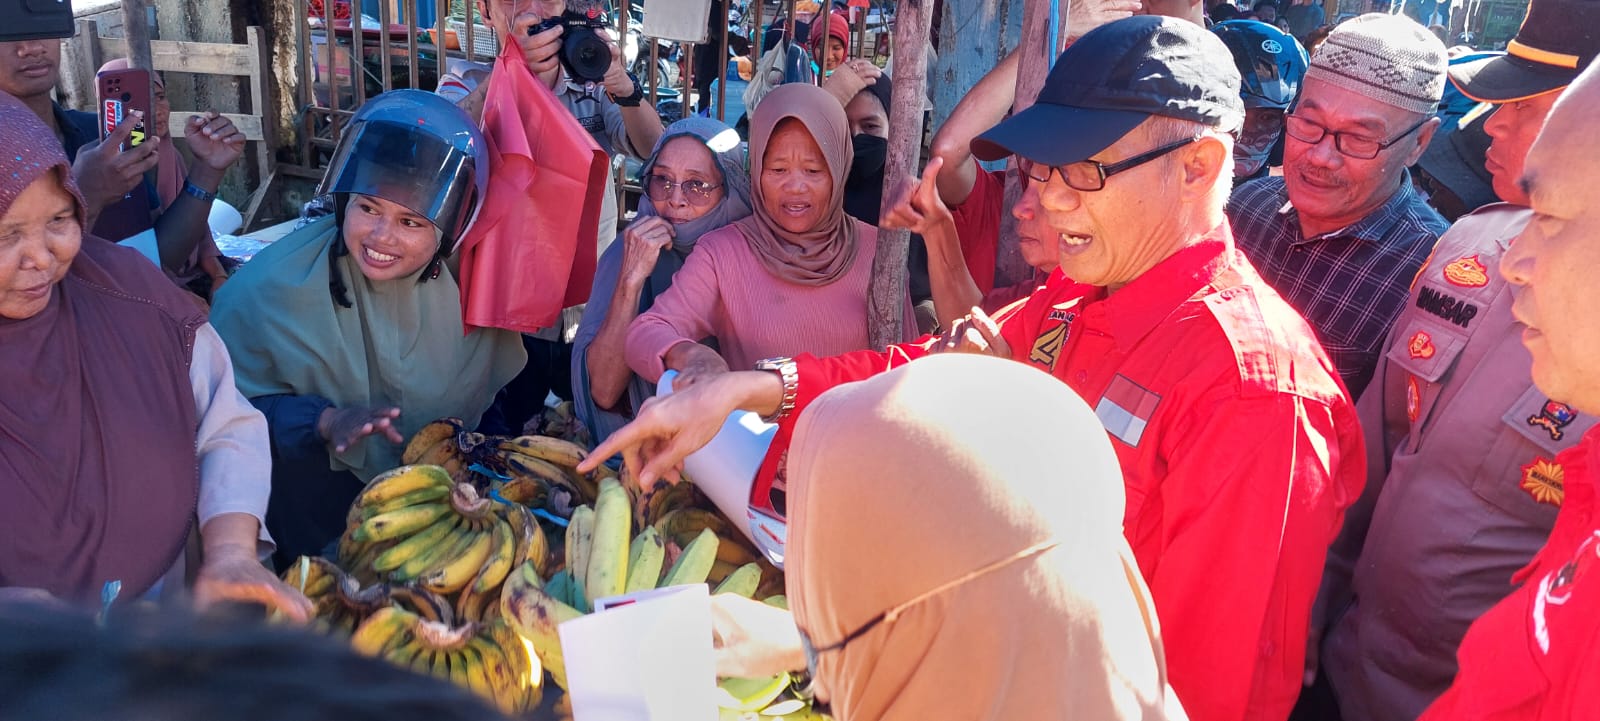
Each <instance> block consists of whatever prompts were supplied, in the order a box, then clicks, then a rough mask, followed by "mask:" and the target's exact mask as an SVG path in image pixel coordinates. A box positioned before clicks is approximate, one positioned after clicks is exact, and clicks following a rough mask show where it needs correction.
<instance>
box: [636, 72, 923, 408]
mask: <svg viewBox="0 0 1600 721" xmlns="http://www.w3.org/2000/svg"><path fill="white" fill-rule="evenodd" d="M853 153H854V151H853V150H852V148H851V144H850V128H849V123H848V121H847V120H846V117H845V114H844V108H843V107H841V106H840V104H839V101H838V100H836V99H834V97H833V96H832V95H829V94H828V92H827V91H825V90H822V89H821V88H818V87H816V86H814V85H805V84H798V83H790V84H787V85H782V86H779V87H778V88H777V89H775V90H773V91H772V92H771V93H770V94H769V95H767V97H766V98H765V99H763V100H762V101H761V105H760V106H759V107H758V108H756V111H755V116H754V117H753V118H752V119H751V122H750V169H751V172H750V175H751V177H750V182H751V196H752V197H753V199H754V201H755V202H754V208H753V211H754V212H753V214H752V215H751V216H750V217H748V218H745V219H743V220H740V221H738V222H736V223H733V224H732V225H729V226H727V227H724V228H722V229H720V230H714V231H711V232H709V233H707V234H706V235H705V236H704V237H702V238H701V239H700V241H699V243H698V244H697V245H696V246H695V248H696V250H695V252H694V253H693V254H691V255H690V256H689V257H688V259H687V260H685V261H684V265H683V268H682V269H681V270H679V271H678V273H677V275H675V276H674V279H673V282H672V287H671V288H668V289H667V291H666V292H665V293H662V294H661V295H659V296H656V299H655V304H654V305H653V306H652V307H651V308H650V310H649V311H648V312H646V313H643V314H642V315H640V316H639V317H637V318H635V319H634V320H633V323H632V324H630V325H629V326H628V335H627V341H626V350H625V353H626V355H627V358H628V365H629V366H630V367H632V368H633V371H634V372H635V373H637V374H639V376H640V377H641V378H643V379H645V380H646V381H647V382H650V383H655V382H656V381H657V379H659V378H660V377H661V375H662V373H664V372H665V371H666V370H668V369H671V370H676V371H678V373H679V377H678V379H677V381H676V387H677V388H680V389H681V388H684V387H686V386H687V385H689V384H692V383H695V382H698V381H699V380H701V379H704V378H706V377H708V376H710V375H712V374H715V373H720V372H724V371H727V370H728V369H729V368H739V369H748V368H753V367H754V366H755V364H756V362H757V361H760V360H762V359H765V358H771V357H777V356H794V355H799V354H801V353H814V354H817V355H828V354H836V353H847V352H850V351H854V350H862V349H864V348H867V347H869V343H868V338H867V304H868V300H869V296H870V294H871V281H872V256H873V254H874V252H875V251H876V249H877V245H878V229H877V228H875V227H873V226H871V225H867V224H866V223H863V222H861V221H859V220H856V219H854V218H851V217H850V216H848V215H846V214H845V212H844V189H845V178H846V176H847V175H848V174H849V172H850V163H851V159H852V157H853ZM901 327H902V328H905V329H908V330H909V331H912V332H915V330H916V327H917V324H916V319H915V318H914V317H913V316H912V315H911V302H910V300H909V299H908V300H907V301H906V303H905V321H904V324H903V325H902V326H901ZM911 337H912V336H910V335H907V336H906V338H907V339H909V338H911ZM707 338H714V339H715V340H716V350H713V349H712V348H711V347H709V346H708V345H705V344H702V343H701V341H703V340H705V339H707Z"/></svg>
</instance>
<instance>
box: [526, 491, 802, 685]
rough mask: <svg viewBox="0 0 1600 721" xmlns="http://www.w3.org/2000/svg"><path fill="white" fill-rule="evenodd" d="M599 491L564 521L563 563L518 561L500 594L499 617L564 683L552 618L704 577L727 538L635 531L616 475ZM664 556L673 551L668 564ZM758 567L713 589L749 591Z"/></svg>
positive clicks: (706, 531) (710, 533)
mask: <svg viewBox="0 0 1600 721" xmlns="http://www.w3.org/2000/svg"><path fill="white" fill-rule="evenodd" d="M598 496H599V497H598V498H597V500H596V502H595V505H594V506H592V507H590V506H581V507H579V508H578V509H577V510H576V511H575V512H573V514H572V518H571V519H570V520H569V521H568V525H567V534H566V546H565V552H564V558H565V561H566V562H565V564H564V567H563V568H562V569H561V570H559V571H557V572H555V573H553V574H550V575H548V576H546V575H545V574H542V573H540V572H539V570H538V569H536V568H533V567H532V566H531V565H528V564H524V565H523V566H521V567H519V568H517V569H516V570H515V571H513V572H512V574H511V577H510V578H508V579H506V584H505V589H504V590H503V591H502V592H501V596H500V603H501V617H502V618H504V619H505V620H506V621H508V622H509V623H510V624H511V626H512V628H514V629H516V631H517V632H518V633H519V634H521V635H522V637H523V638H525V639H527V640H528V642H529V643H531V644H532V645H533V648H534V650H535V651H536V652H537V653H538V654H539V659H540V660H541V661H542V662H543V663H544V666H545V668H546V669H548V670H549V671H550V673H551V676H552V677H553V678H554V679H555V682H556V684H557V685H558V686H561V687H562V688H566V666H565V663H564V662H563V661H562V656H561V638H560V636H559V635H558V634H557V632H556V627H557V626H560V625H561V624H562V623H564V622H566V621H569V620H571V619H574V618H577V617H579V616H582V615H583V614H585V613H588V612H589V611H590V602H591V601H592V600H593V599H598V598H606V597H609V596H617V595H621V594H623V593H634V592H637V591H643V590H648V589H652V588H661V587H667V586H678V585H684V584H694V583H707V582H708V581H709V576H710V574H711V572H712V569H713V568H715V566H716V564H717V563H718V556H719V549H720V548H721V547H722V546H724V545H726V544H725V543H724V541H723V539H722V538H721V537H719V535H718V533H717V532H716V531H715V530H714V529H712V528H709V527H707V528H701V529H700V530H699V532H697V533H696V534H695V535H694V537H693V538H692V539H689V540H688V541H687V542H685V543H683V544H681V545H680V544H679V543H678V542H677V541H676V539H673V540H668V538H667V537H666V536H665V535H664V534H663V533H662V531H661V529H658V528H657V527H655V526H647V527H645V528H644V530H643V531H640V532H639V533H638V534H637V535H634V533H633V508H634V506H633V500H632V498H631V497H630V496H629V494H628V491H627V490H626V489H624V487H623V486H622V484H621V482H620V481H618V480H617V479H614V478H606V479H603V480H601V482H600V488H599V494H598ZM671 530H672V532H674V533H677V532H679V531H681V530H682V529H679V528H677V527H674V528H673V529H671ZM630 538H631V540H630ZM676 549H681V550H676ZM669 556H675V557H673V558H672V559H671V563H670V564H669V563H668V559H669ZM769 568H770V566H769ZM774 574H775V575H776V571H774ZM762 575H763V569H762V565H761V564H759V563H756V562H754V561H752V562H750V563H746V564H744V565H742V566H739V567H738V568H736V569H734V570H733V571H731V572H729V573H727V574H725V577H724V578H722V579H720V580H719V581H718V582H717V583H716V587H715V589H714V590H713V591H712V593H733V594H738V595H741V596H744V597H746V598H749V597H752V596H754V594H755V593H756V592H757V590H758V589H759V588H760V587H761V586H762V585H763V584H762ZM778 583H779V584H780V585H781V583H782V580H781V578H780V579H779V580H778Z"/></svg>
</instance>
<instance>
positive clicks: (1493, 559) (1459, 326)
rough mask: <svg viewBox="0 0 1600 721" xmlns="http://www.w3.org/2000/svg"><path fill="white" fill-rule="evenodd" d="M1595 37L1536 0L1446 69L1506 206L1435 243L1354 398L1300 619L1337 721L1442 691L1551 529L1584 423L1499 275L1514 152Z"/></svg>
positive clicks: (1522, 209)
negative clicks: (1481, 50)
mask: <svg viewBox="0 0 1600 721" xmlns="http://www.w3.org/2000/svg"><path fill="white" fill-rule="evenodd" d="M1595 28H1600V0H1534V2H1533V4H1532V7H1531V8H1530V10H1529V14H1528V17H1527V20H1526V22H1525V23H1524V24H1523V26H1522V30H1521V31H1520V32H1519V34H1518V35H1517V38H1516V39H1515V40H1513V41H1511V43H1510V46H1509V48H1508V53H1507V54H1506V55H1505V56H1502V57H1496V58H1492V59H1488V60H1484V61H1481V62H1478V63H1472V64H1467V65H1459V66H1456V67H1453V68H1451V69H1450V78H1451V81H1452V82H1454V83H1455V84H1456V85H1457V87H1459V88H1460V89H1461V91H1462V92H1463V93H1465V94H1466V95H1468V96H1469V97H1472V98H1473V99H1476V100H1480V101H1485V102H1489V103H1493V104H1495V110H1494V115H1493V116H1491V117H1490V118H1489V119H1488V121H1487V123H1486V125H1485V129H1486V131H1487V132H1488V133H1489V135H1490V137H1491V138H1492V139H1493V143H1492V144H1491V146H1490V148H1489V151H1488V163H1487V165H1488V168H1489V170H1490V171H1491V172H1492V173H1493V176H1494V189H1495V192H1496V194H1497V195H1499V196H1500V197H1501V198H1504V199H1506V200H1507V201H1508V202H1505V203H1496V204H1493V205H1488V206H1485V207H1483V208H1481V209H1479V210H1478V211H1477V212H1475V213H1472V214H1469V215H1467V216H1464V217H1463V218H1461V220H1459V221H1458V222H1457V223H1456V224H1455V225H1454V226H1453V227H1451V229H1450V230H1449V232H1447V233H1445V235H1444V236H1443V237H1441V238H1440V239H1439V242H1438V244H1437V246H1435V249H1434V253H1433V257H1432V258H1431V259H1430V260H1429V262H1428V263H1427V264H1426V265H1425V266H1424V267H1423V269H1422V271H1421V272H1420V273H1419V274H1418V275H1417V278H1416V280H1415V281H1414V283H1413V285H1412V289H1411V297H1410V301H1409V303H1407V305H1406V309H1405V311H1404V312H1403V313H1402V315H1401V316H1400V318H1399V320H1398V321H1397V323H1396V325H1395V326H1394V328H1393V329H1392V330H1391V331H1390V333H1389V336H1388V345H1387V352H1386V353H1385V354H1384V355H1383V357H1382V358H1381V359H1380V360H1379V363H1378V367H1377V371H1376V373H1375V375H1374V376H1373V382H1372V384H1371V385H1370V386H1369V387H1368V388H1367V391H1366V393H1365V394H1364V395H1363V396H1362V397H1361V399H1360V402H1359V404H1358V408H1359V411H1360V414H1361V421H1362V427H1363V429H1364V431H1365V433H1366V438H1367V455H1368V460H1367V469H1368V478H1367V487H1366V490H1365V492H1364V494H1363V496H1362V499H1361V501H1359V502H1358V503H1357V504H1356V505H1355V507H1353V508H1351V509H1350V511H1349V512H1348V514H1347V515H1346V520H1345V527H1344V531H1343V533H1342V535H1341V536H1340V539H1339V541H1338V542H1336V543H1335V544H1334V546H1333V548H1332V550H1331V551H1330V554H1329V559H1328V564H1327V567H1326V570H1325V572H1324V582H1323V588H1322V592H1321V595H1320V597H1319V598H1318V604H1317V613H1316V614H1315V615H1314V618H1313V625H1314V628H1313V638H1315V636H1316V634H1318V633H1319V632H1321V631H1326V636H1325V637H1324V639H1323V643H1322V653H1321V661H1322V665H1321V669H1322V671H1323V672H1325V673H1326V674H1327V680H1328V682H1329V683H1330V684H1331V686H1332V689H1333V693H1334V696H1335V697H1336V698H1337V700H1338V704H1339V707H1340V710H1341V711H1342V715H1343V718H1345V719H1364V720H1365V719H1371V720H1372V721H1390V720H1395V721H1398V720H1400V719H1405V720H1407V721H1409V720H1410V719H1415V718H1416V717H1417V715H1418V714H1419V713H1421V711H1422V710H1423V709H1424V708H1425V707H1426V706H1427V705H1428V704H1429V703H1430V702H1431V701H1432V700H1433V699H1434V698H1435V697H1437V696H1438V695H1439V694H1440V693H1442V692H1443V691H1444V690H1445V688H1446V687H1448V686H1449V684H1450V681H1451V679H1452V678H1453V677H1454V676H1455V673H1456V647H1457V646H1458V645H1459V644H1460V642H1461V638H1462V635H1463V634H1465V633H1466V630H1467V626H1468V625H1469V624H1470V623H1471V622H1472V621H1473V620H1474V619H1476V618H1477V617H1478V616H1479V615H1481V614H1482V613H1483V612H1484V611H1486V610H1488V609H1489V607H1490V606H1492V605H1494V604H1495V603H1496V602H1497V601H1499V600H1500V599H1501V598H1502V597H1504V596H1505V595H1506V594H1508V593H1510V592H1511V591H1512V589H1513V588H1514V586H1513V582H1512V576H1513V574H1514V573H1516V571H1517V570H1518V569H1519V568H1521V567H1522V566H1523V565H1524V564H1526V563H1527V562H1528V560H1529V559H1530V558H1531V557H1532V556H1533V554H1534V552H1535V551H1537V550H1539V548H1540V547H1541V546H1542V545H1543V544H1544V542H1545V539H1546V536H1547V535H1548V534H1549V532H1550V527H1551V525H1552V524H1553V523H1554V522H1555V518H1556V512H1557V511H1558V510H1559V509H1560V506H1561V499H1562V476H1563V469H1562V467H1561V464H1560V463H1557V462H1556V460H1555V458H1556V453H1557V452H1558V451H1560V450H1562V449H1564V448H1566V447H1568V446H1570V445H1572V444H1574V443H1576V442H1577V440H1578V438H1579V437H1580V436H1582V435H1583V433H1584V431H1585V430H1587V429H1588V428H1589V427H1590V426H1592V425H1594V423H1595V420H1596V419H1595V418H1593V417H1590V416H1587V415H1582V414H1579V413H1577V412H1576V411H1575V410H1573V409H1572V408H1571V407H1569V406H1567V405H1566V404H1563V403H1561V402H1559V401H1555V400H1552V399H1550V398H1548V397H1546V396H1545V395H1544V394H1543V393H1541V392H1540V391H1539V390H1538V389H1537V388H1535V387H1534V385H1533V381H1532V378H1531V375H1530V366H1531V359H1530V357H1529V355H1528V351H1527V349H1526V348H1525V347H1524V346H1523V344H1522V341H1521V331H1522V328H1523V326H1522V325H1521V324H1520V323H1518V322H1517V321H1516V320H1515V319H1514V318H1512V315H1511V303H1512V297H1511V290H1510V286H1509V284H1508V283H1507V282H1506V280H1505V279H1504V278H1503V277H1501V275H1500V274H1499V272H1498V270H1497V269H1498V267H1499V263H1500V257H1501V256H1502V255H1503V254H1504V253H1505V252H1506V249H1507V248H1508V247H1509V245H1510V243H1511V240H1512V239H1513V238H1515V237H1516V236H1517V234H1518V233H1520V232H1521V231H1522V228H1523V226H1524V225H1526V224H1527V223H1528V221H1529V219H1530V218H1531V217H1532V211H1530V210H1529V209H1528V208H1527V207H1526V206H1527V205H1528V196H1527V193H1526V192H1525V191H1524V189H1523V188H1522V187H1520V185H1519V184H1518V180H1519V179H1520V178H1521V176H1522V164H1523V160H1524V158H1525V157H1526V155H1527V152H1528V148H1529V146H1531V145H1532V144H1533V139H1534V137H1535V136H1536V135H1537V134H1538V132H1539V129H1540V128H1541V127H1542V126H1543V124H1544V119H1545V116H1546V115H1547V114H1548V113H1549V112H1550V108H1551V106H1552V105H1553V104H1554V103H1555V99H1556V96H1557V95H1559V94H1560V93H1561V91H1562V90H1563V89H1564V88H1565V87H1566V86H1567V85H1568V84H1569V83H1571V82H1572V81H1573V79H1574V78H1576V77H1577V75H1578V73H1579V72H1580V71H1581V70H1582V69H1583V68H1584V67H1585V66H1587V65H1588V64H1589V63H1590V62H1591V61H1593V60H1594V58H1595V55H1596V54H1597V52H1600V31H1596V30H1595ZM1318 620H1321V621H1323V623H1322V624H1318V623H1317V621H1318Z"/></svg>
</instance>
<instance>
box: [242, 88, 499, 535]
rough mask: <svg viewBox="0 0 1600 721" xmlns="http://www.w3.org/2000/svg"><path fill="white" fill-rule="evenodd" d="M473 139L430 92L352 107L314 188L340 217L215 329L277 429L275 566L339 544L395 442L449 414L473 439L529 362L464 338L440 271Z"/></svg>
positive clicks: (255, 274) (325, 223)
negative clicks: (349, 514)
mask: <svg viewBox="0 0 1600 721" xmlns="http://www.w3.org/2000/svg"><path fill="white" fill-rule="evenodd" d="M486 163H487V156H486V154H485V151H484V141H483V138H482V136H481V135H479V133H478V129H477V127H476V126H475V125H474V124H473V123H472V121H471V120H470V119H469V118H467V116H466V115H465V114H464V113H462V112H461V111H460V110H459V109H457V108H456V107H455V106H453V105H451V104H450V103H449V101H446V100H444V99H442V98H439V97H437V96H435V95H433V94H432V93H424V92H421V91H409V90H399V91H394V92H389V93H384V94H383V95H382V96H381V97H378V98H374V99H373V100H371V101H369V102H368V103H367V104H366V105H363V106H362V107H361V109H360V110H358V111H357V112H356V114H355V116H354V117H352V118H351V120H350V124H349V126H347V128H346V129H345V135H344V138H343V139H342V140H341V143H340V147H339V149H338V150H336V151H335V153H334V158H333V160H332V161H331V162H330V163H329V166H328V175H327V177H326V178H325V179H324V181H323V187H322V190H323V192H324V193H329V194H331V195H332V196H333V198H334V207H335V208H336V209H337V214H336V216H335V217H333V218H322V219H319V220H317V221H314V222H312V223H310V224H308V225H306V226H305V227H303V228H301V229H299V230H297V231H295V232H294V233H291V234H290V235H288V236H286V237H284V238H283V239H282V240H279V241H277V242H275V243H273V244H272V245H271V246H270V247H268V248H267V249H266V250H265V251H262V253H261V254H260V255H257V256H256V257H255V259H254V260H252V261H251V262H250V263H248V264H246V265H245V266H244V267H243V268H241V269H240V271H239V272H238V274H236V275H235V276H234V278H233V279H232V280H230V281H228V284H227V285H226V286H224V288H223V291H222V293H221V294H220V295H219V296H218V298H217V304H216V308H215V309H214V311H213V313H212V316H211V320H212V322H213V323H214V324H216V326H217V330H218V332H220V333H221V334H222V337H223V340H225V341H227V343H228V349H229V350H230V351H231V352H232V353H233V359H234V363H235V365H236V366H237V368H238V382H239V389H240V390H241V391H243V392H244V394H245V395H246V396H248V397H249V398H250V400H251V402H253V403H254V404H255V405H256V407H257V408H260V409H261V410H262V412H263V413H265V414H266V416H267V423H268V425H269V426H270V428H271V431H272V451H273V453H272V455H273V469H272V471H273V473H272V499H271V506H270V508H269V512H268V516H267V523H268V526H269V527H270V528H271V530H272V534H273V536H274V538H276V539H277V540H278V555H277V560H278V561H279V563H280V564H281V563H284V562H286V561H290V560H292V559H294V558H295V557H296V556H298V555H315V554H317V553H319V552H321V551H322V550H323V548H324V547H325V546H327V545H328V544H329V543H330V542H332V541H333V540H334V539H335V538H337V537H338V535H339V533H340V532H341V531H342V530H343V528H344V518H345V513H346V511H348V510H349V507H350V502H351V501H352V500H354V498H355V496H356V494H357V493H358V492H359V491H360V490H361V488H362V486H363V484H365V483H366V482H367V481H369V480H371V479H372V477H373V476H376V475H377V474H379V473H382V472H384V471H387V470H389V469H391V468H394V467H395V466H397V465H399V464H400V452H401V446H400V443H401V442H402V441H404V440H405V439H406V438H407V437H409V436H410V435H412V434H413V433H415V432H416V431H417V430H418V429H419V428H421V427H422V426H423V425H424V424H426V423H428V422H430V421H433V420H435V419H438V418H441V417H446V416H453V417H456V418H460V419H462V420H464V421H465V422H466V425H467V427H468V428H472V427H476V426H477V425H478V422H479V420H480V418H481V417H482V416H483V414H484V412H485V411H486V410H487V409H488V408H489V406H490V404H491V403H492V402H493V400H494V398H495V394H496V393H497V392H499V390H500V388H501V387H502V386H504V385H505V384H506V383H507V382H508V381H510V380H511V378H512V377H514V376H515V375H516V374H517V372H518V371H520V370H521V369H522V367H523V365H524V364H525V363H526V361H527V354H526V352H525V351H524V350H523V348H522V342H521V339H520V338H519V337H518V336H517V334H515V333H512V332H509V331H503V330H495V329H477V330H473V331H472V332H470V333H464V332H463V331H464V327H463V325H462V322H461V299H460V290H459V288H458V287H457V286H456V282H455V278H454V276H453V275H452V273H451V269H450V268H449V267H448V266H447V263H446V260H448V258H449V257H450V255H451V254H452V253H453V252H454V250H455V248H456V246H457V245H458V244H459V243H460V241H461V237H462V235H463V234H465V232H466V229H467V227H468V226H469V225H470V224H471V221H472V218H473V217H474V215H475V213H476V210H477V206H478V201H479V200H480V199H481V198H482V196H483V192H484V188H486V187H487V172H488V171H487V167H486Z"/></svg>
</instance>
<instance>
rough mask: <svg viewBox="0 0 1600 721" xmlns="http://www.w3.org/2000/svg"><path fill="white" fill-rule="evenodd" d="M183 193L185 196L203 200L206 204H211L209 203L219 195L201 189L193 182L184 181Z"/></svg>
mask: <svg viewBox="0 0 1600 721" xmlns="http://www.w3.org/2000/svg"><path fill="white" fill-rule="evenodd" d="M183 192H184V194H185V195H188V196H191V197H194V198H197V199H199V200H201V201H203V202H206V203H209V202H211V201H213V200H216V199H217V194H216V193H213V192H211V191H209V190H205V189H203V188H201V187H200V186H198V185H195V184H194V183H192V182H190V181H188V180H185V181H183Z"/></svg>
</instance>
